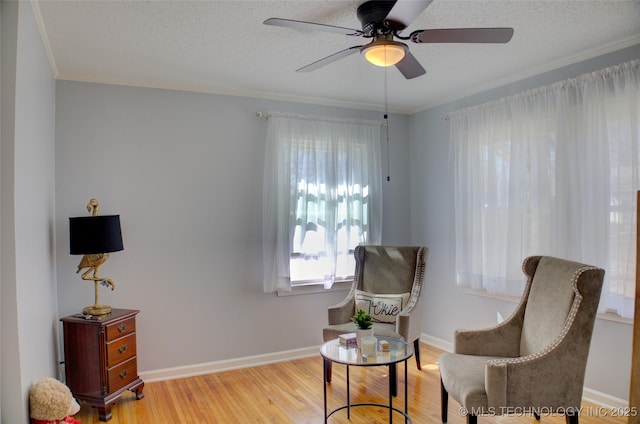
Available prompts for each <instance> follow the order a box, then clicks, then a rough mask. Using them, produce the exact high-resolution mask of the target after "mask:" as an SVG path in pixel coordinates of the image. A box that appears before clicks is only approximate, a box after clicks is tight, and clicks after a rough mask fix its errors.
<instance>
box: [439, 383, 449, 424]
mask: <svg viewBox="0 0 640 424" xmlns="http://www.w3.org/2000/svg"><path fill="white" fill-rule="evenodd" d="M448 410H449V393H448V392H447V389H445V388H444V384H442V379H440V413H441V416H442V422H443V423H446V422H447V415H448Z"/></svg>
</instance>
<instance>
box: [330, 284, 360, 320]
mask: <svg viewBox="0 0 640 424" xmlns="http://www.w3.org/2000/svg"><path fill="white" fill-rule="evenodd" d="M355 308H356V297H355V288H354V287H351V290H350V291H349V294H348V295H347V297H346V298H344V299H343V300H342V301H341V302H340V303H338V304H337V305H333V306H329V308H328V309H327V313H328V318H329V325H336V324H344V323H346V322H349V321H351V317H353V314H354V312H355V310H356V309H355Z"/></svg>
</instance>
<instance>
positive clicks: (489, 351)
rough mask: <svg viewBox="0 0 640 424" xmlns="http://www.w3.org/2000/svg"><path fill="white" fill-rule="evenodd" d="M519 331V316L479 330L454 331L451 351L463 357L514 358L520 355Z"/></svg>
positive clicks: (520, 323)
mask: <svg viewBox="0 0 640 424" xmlns="http://www.w3.org/2000/svg"><path fill="white" fill-rule="evenodd" d="M521 330H522V319H521V317H520V316H519V315H515V316H514V315H512V316H511V318H510V319H508V320H507V321H504V322H502V323H501V324H498V325H495V326H493V327H489V328H485V329H481V330H456V332H455V334H454V336H453V345H454V348H453V351H454V352H455V353H460V354H463V355H478V356H502V357H516V356H518V355H519V353H520V333H521Z"/></svg>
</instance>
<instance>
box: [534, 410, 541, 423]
mask: <svg viewBox="0 0 640 424" xmlns="http://www.w3.org/2000/svg"><path fill="white" fill-rule="evenodd" d="M533 418H535V419H536V421H540V415H538V414H536V413H535V412H534V413H533Z"/></svg>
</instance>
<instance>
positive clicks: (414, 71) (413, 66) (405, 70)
mask: <svg viewBox="0 0 640 424" xmlns="http://www.w3.org/2000/svg"><path fill="white" fill-rule="evenodd" d="M396 68H398V70H399V71H400V72H401V73H402V75H404V77H405V78H406V79H413V78H416V77H419V76H420V75H424V74H426V73H427V71H425V70H424V68H423V67H422V65H420V62H418V60H417V59H416V58H415V57H414V56H413V55H412V54H411V52H407V54H405V56H404V58H403V59H402V60H401V61H400V62H398V63H396Z"/></svg>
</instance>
